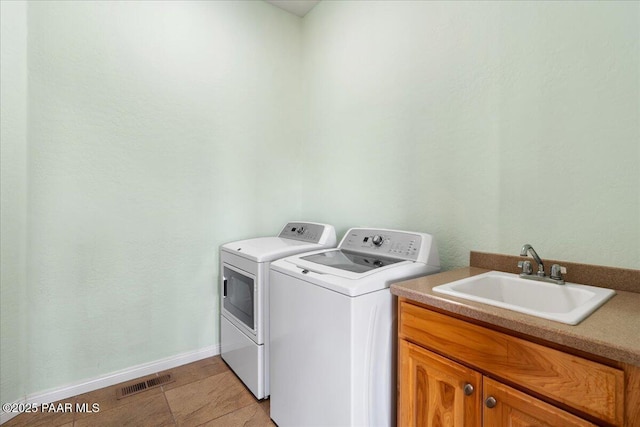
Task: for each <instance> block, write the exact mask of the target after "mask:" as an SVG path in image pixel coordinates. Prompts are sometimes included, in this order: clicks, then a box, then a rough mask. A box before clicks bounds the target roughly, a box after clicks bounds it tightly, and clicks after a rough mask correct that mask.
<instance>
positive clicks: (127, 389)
mask: <svg viewBox="0 0 640 427" xmlns="http://www.w3.org/2000/svg"><path fill="white" fill-rule="evenodd" d="M170 382H173V376H171V374H164V375H160V376H159V377H151V378H148V379H146V380H142V381H140V382H137V383H135V384H130V385H127V386H124V387H122V388H119V389H118V391H117V392H116V396H117V398H118V399H122V398H123V397H128V396H132V395H134V394H137V393H141V392H143V391H145V390H150V389H152V388H155V387H160V386H161V385H164V384H168V383H170Z"/></svg>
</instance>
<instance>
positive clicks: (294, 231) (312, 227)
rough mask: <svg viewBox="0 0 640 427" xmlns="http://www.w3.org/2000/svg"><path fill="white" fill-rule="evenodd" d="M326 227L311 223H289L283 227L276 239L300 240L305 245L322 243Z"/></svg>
mask: <svg viewBox="0 0 640 427" xmlns="http://www.w3.org/2000/svg"><path fill="white" fill-rule="evenodd" d="M326 227H327V226H325V225H323V224H316V223H312V222H290V223H288V224H287V225H285V226H284V228H283V229H282V231H281V232H280V234H278V237H282V238H284V239H293V240H300V241H303V242H307V243H322V242H320V239H322V237H323V235H324V234H325V229H326Z"/></svg>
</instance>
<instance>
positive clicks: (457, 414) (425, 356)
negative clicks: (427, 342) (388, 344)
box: [398, 340, 482, 427]
mask: <svg viewBox="0 0 640 427" xmlns="http://www.w3.org/2000/svg"><path fill="white" fill-rule="evenodd" d="M398 358H399V359H398V360H399V361H400V363H399V371H400V372H399V377H400V378H399V390H398V391H399V398H398V425H399V426H403V427H407V426H425V427H431V426H433V427H435V426H449V427H476V426H477V427H479V426H480V425H481V422H482V418H481V415H482V391H481V390H482V375H481V374H480V373H478V372H476V371H474V370H472V369H469V368H467V367H464V366H462V365H459V364H457V363H455V362H452V361H451V360H449V359H445V358H444V357H441V356H438V355H437V354H435V353H432V352H430V351H427V350H425V349H423V348H421V347H418V346H416V345H413V344H411V343H409V342H407V341H405V340H399V356H398Z"/></svg>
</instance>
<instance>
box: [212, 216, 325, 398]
mask: <svg viewBox="0 0 640 427" xmlns="http://www.w3.org/2000/svg"><path fill="white" fill-rule="evenodd" d="M335 245H336V232H335V229H334V227H333V226H331V225H327V224H318V223H312V222H290V223H288V224H287V225H286V226H285V227H284V228H283V229H282V231H281V232H280V234H278V236H277V237H259V238H255V239H248V240H241V241H238V242H231V243H227V244H224V245H222V247H221V248H220V284H221V286H220V287H221V293H222V298H221V304H220V305H221V307H220V313H221V315H220V347H221V356H222V359H224V361H225V362H227V364H228V365H229V366H230V367H231V369H233V371H234V372H235V373H236V375H238V377H239V378H240V379H241V380H242V381H243V382H244V383H245V385H246V386H247V387H248V388H249V390H251V392H252V393H253V394H254V395H255V396H256V398H258V399H264V398H265V397H268V396H269V264H270V262H271V261H273V260H275V259H278V258H283V257H286V256H289V255H292V254H299V253H302V252H309V251H313V250H317V249H321V248H332V247H335Z"/></svg>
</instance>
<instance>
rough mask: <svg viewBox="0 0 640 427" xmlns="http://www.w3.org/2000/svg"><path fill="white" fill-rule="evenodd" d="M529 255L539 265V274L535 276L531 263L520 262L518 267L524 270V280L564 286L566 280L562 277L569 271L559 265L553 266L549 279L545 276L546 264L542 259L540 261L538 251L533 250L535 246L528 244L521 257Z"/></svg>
mask: <svg viewBox="0 0 640 427" xmlns="http://www.w3.org/2000/svg"><path fill="white" fill-rule="evenodd" d="M529 253H531V256H532V257H533V259H534V260H535V261H536V263H537V264H538V272H537V273H536V274H535V275H534V274H533V268H531V261H520V262H518V267H520V268H521V269H522V272H521V273H520V277H522V278H524V279H532V280H539V281H542V282H551V283H555V284H556V285H564V278H563V277H562V275H563V274H566V273H567V269H566V268H565V267H563V266H561V265H558V264H553V265H552V266H551V274H550V275H549V277H547V276H546V275H545V274H544V263H543V262H542V259H540V257H539V256H538V253H537V252H536V250H535V249H533V246H531V245H530V244H528V243H527V244H526V245H524V246H522V249H521V250H520V256H524V257H526V256H527V255H528V254H529Z"/></svg>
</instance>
